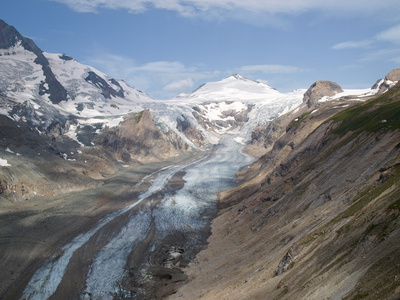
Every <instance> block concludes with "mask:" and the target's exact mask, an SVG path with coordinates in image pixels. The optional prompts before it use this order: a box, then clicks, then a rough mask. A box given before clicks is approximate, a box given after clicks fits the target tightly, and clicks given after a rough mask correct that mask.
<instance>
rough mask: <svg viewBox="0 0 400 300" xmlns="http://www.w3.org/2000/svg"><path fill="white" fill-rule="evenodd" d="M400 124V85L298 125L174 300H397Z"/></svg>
mask: <svg viewBox="0 0 400 300" xmlns="http://www.w3.org/2000/svg"><path fill="white" fill-rule="evenodd" d="M399 120H400V84H397V85H396V86H395V87H393V88H391V89H390V90H389V91H387V92H386V93H384V94H383V95H381V96H379V97H376V98H373V99H371V100H368V101H366V102H361V103H360V102H359V101H357V102H356V101H353V102H351V101H350V102H349V101H348V100H346V99H342V100H336V101H330V102H320V103H319V108H318V109H315V108H311V109H309V110H307V111H306V112H304V113H301V115H300V116H297V117H295V118H293V119H292V120H291V122H289V124H288V125H287V126H285V133H284V134H283V135H281V136H280V138H279V139H278V140H277V141H276V142H275V143H274V144H273V147H272V148H271V149H270V151H268V152H267V153H266V154H265V155H264V156H262V157H261V158H260V159H259V160H258V161H257V162H256V163H254V164H253V165H252V166H251V168H249V169H248V170H247V171H245V172H243V173H241V174H240V175H239V178H241V179H242V180H243V183H242V184H241V185H240V186H239V187H237V188H235V189H234V190H232V191H227V192H224V193H222V194H221V196H220V206H221V212H220V214H219V216H218V217H217V218H216V219H215V220H214V222H213V224H212V235H211V237H210V238H209V246H208V248H207V249H206V250H204V251H202V252H201V253H200V254H199V255H198V256H197V258H196V260H195V261H194V262H193V263H192V264H191V266H190V267H189V268H188V269H187V270H186V274H187V275H188V276H189V278H191V280H190V282H189V283H188V284H187V285H186V286H184V287H183V288H181V289H180V290H179V291H178V293H177V294H176V295H174V296H172V297H171V299H398V298H399V297H400V285H399V278H400V271H399V270H400V269H399V261H400V247H399V244H398V240H399V238H400V227H399V223H398V222H399V215H400V207H399V197H400V188H399V184H398V183H399V178H400V177H399V176H400V144H399V141H400V131H399V130H400V123H399V122H400V121H399ZM266 139H267V138H266ZM272 139H274V138H272Z"/></svg>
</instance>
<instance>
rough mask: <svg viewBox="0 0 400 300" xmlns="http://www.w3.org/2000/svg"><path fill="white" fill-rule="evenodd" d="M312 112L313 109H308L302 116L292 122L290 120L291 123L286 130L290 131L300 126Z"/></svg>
mask: <svg viewBox="0 0 400 300" xmlns="http://www.w3.org/2000/svg"><path fill="white" fill-rule="evenodd" d="M310 114H311V111H308V112H305V113H304V114H302V115H301V116H299V117H297V118H296V119H294V120H293V121H292V122H290V124H289V125H288V127H287V128H286V132H288V131H289V130H296V129H297V128H298V127H299V126H300V124H301V123H302V122H303V121H305V120H306V119H307V117H308V116H309V115H310Z"/></svg>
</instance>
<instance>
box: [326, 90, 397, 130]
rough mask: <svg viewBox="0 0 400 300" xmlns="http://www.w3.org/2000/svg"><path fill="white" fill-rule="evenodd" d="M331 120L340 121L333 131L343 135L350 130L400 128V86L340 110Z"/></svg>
mask: <svg viewBox="0 0 400 300" xmlns="http://www.w3.org/2000/svg"><path fill="white" fill-rule="evenodd" d="M330 120H333V121H334V122H337V123H340V124H339V126H337V127H336V128H335V129H334V130H333V132H334V133H336V134H339V135H342V136H343V135H345V134H346V133H348V132H354V133H356V134H358V133H360V132H377V131H380V130H388V131H393V130H397V129H400V87H398V86H395V87H393V88H392V89H391V90H389V91H388V92H386V93H385V94H383V95H381V96H378V97H376V98H373V99H371V100H368V101H366V102H363V103H360V104H358V105H355V106H352V107H350V108H348V109H346V110H344V111H342V112H339V113H337V114H336V115H334V116H333V117H332V118H331V119H330Z"/></svg>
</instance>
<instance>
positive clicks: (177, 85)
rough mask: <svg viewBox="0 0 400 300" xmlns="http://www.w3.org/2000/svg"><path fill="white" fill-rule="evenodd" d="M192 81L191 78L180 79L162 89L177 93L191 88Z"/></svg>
mask: <svg viewBox="0 0 400 300" xmlns="http://www.w3.org/2000/svg"><path fill="white" fill-rule="evenodd" d="M193 86H194V82H193V79H192V78H187V79H182V80H179V81H174V82H171V83H170V84H167V85H166V86H165V87H164V88H163V90H164V91H166V92H171V93H177V92H182V91H185V90H188V89H191V88H193Z"/></svg>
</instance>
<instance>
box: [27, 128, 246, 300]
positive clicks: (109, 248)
mask: <svg viewBox="0 0 400 300" xmlns="http://www.w3.org/2000/svg"><path fill="white" fill-rule="evenodd" d="M234 137H235V136H233V135H229V136H225V137H224V138H223V139H222V140H221V143H220V145H219V146H218V147H217V148H216V150H215V152H213V153H212V154H211V155H210V156H207V157H203V158H202V159H200V160H197V161H193V162H191V163H188V164H183V165H177V166H173V167H169V168H165V169H162V170H160V171H158V172H156V174H152V175H149V176H154V175H155V178H154V179H153V180H152V181H151V186H150V188H149V189H148V190H147V191H146V192H144V193H142V194H141V195H140V196H139V199H138V201H136V202H135V203H133V204H131V205H130V206H127V207H126V208H124V209H122V210H119V211H116V212H114V213H112V214H109V215H108V216H106V217H105V218H104V219H102V220H101V221H100V223H99V224H98V225H97V226H96V227H95V228H93V229H91V230H89V231H88V232H86V233H83V234H80V235H79V236H77V237H76V238H75V239H74V240H73V241H72V242H70V243H69V244H67V245H65V246H64V247H63V249H62V250H63V254H62V255H61V256H60V257H58V258H54V257H53V258H51V259H50V262H49V263H47V264H46V265H44V266H43V267H42V268H40V269H38V270H37V271H36V273H35V274H34V275H33V277H32V278H31V280H30V282H29V284H28V285H27V286H26V288H25V290H24V293H23V297H22V299H47V298H49V297H51V296H52V295H53V294H54V293H55V292H56V290H57V288H58V286H59V284H60V282H61V281H62V279H63V276H64V274H65V272H66V269H67V266H68V264H69V262H70V260H71V258H72V256H73V255H74V253H75V252H76V251H77V250H78V249H79V248H81V247H82V246H84V245H85V244H86V243H88V242H89V240H90V239H91V238H92V237H93V236H94V235H95V234H96V233H97V232H99V231H100V230H102V229H103V228H104V227H105V226H106V225H107V224H109V223H110V222H111V221H112V220H114V219H116V218H117V217H120V216H121V215H123V214H125V213H129V220H128V221H127V222H126V224H125V225H124V226H122V227H121V228H120V229H119V231H118V232H116V233H115V234H113V235H112V236H110V237H109V240H108V241H107V242H106V243H105V246H104V247H102V248H101V249H99V250H98V251H97V252H96V254H95V255H94V257H93V259H92V260H91V265H90V266H89V268H88V273H87V275H86V285H85V294H87V295H90V296H91V299H113V297H114V296H115V294H116V290H117V287H118V284H119V280H121V278H122V277H123V274H124V271H125V270H124V267H125V265H126V261H127V259H128V256H129V254H130V253H131V252H132V250H133V249H135V248H136V247H137V246H138V245H139V244H140V243H141V242H142V241H143V240H144V239H145V238H146V236H147V235H148V233H149V231H150V228H151V226H152V224H153V226H155V230H156V237H157V239H158V240H161V239H163V238H164V237H165V236H167V235H168V234H170V233H171V232H172V231H179V232H186V231H188V230H190V231H192V232H193V231H194V232H195V231H197V230H198V231H200V230H202V229H204V228H207V226H209V223H210V221H211V220H210V218H209V214H207V212H208V211H210V210H213V209H215V205H216V200H217V193H218V192H219V191H222V190H226V189H229V188H231V187H232V186H233V184H234V179H235V173H236V172H237V171H238V170H239V169H240V168H241V167H243V166H246V165H248V164H250V163H251V162H252V161H253V158H252V157H250V156H248V155H246V154H243V153H242V151H241V149H242V147H243V146H242V145H241V144H239V143H237V142H236V141H235V140H234ZM181 170H184V171H185V175H184V177H183V179H184V180H185V184H184V186H183V188H181V189H180V190H178V191H176V192H173V193H164V197H163V198H162V199H161V201H160V202H159V203H158V205H157V206H156V207H151V206H150V204H149V205H146V206H144V208H141V209H140V211H138V212H135V213H130V211H131V210H132V209H133V208H134V207H136V206H138V205H139V204H140V203H141V202H143V201H144V200H146V199H148V198H149V197H151V196H152V195H154V194H155V193H158V192H160V191H163V188H164V187H165V185H166V184H167V183H168V181H169V180H170V179H171V178H172V177H173V175H174V174H176V173H177V172H179V171H181ZM154 243H156V241H155V242H154Z"/></svg>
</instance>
